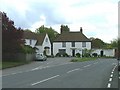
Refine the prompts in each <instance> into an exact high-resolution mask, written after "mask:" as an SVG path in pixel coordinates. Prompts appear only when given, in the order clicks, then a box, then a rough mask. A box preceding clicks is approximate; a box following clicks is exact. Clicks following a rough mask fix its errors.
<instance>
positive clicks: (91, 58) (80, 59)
mask: <svg viewBox="0 0 120 90" xmlns="http://www.w3.org/2000/svg"><path fill="white" fill-rule="evenodd" d="M96 59H97V58H95V57H83V58H76V59H72V60H71V62H84V61H92V60H96Z"/></svg>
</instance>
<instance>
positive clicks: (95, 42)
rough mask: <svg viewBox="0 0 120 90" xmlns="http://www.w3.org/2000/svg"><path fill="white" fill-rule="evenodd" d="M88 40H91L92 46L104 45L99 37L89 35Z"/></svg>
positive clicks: (102, 46)
mask: <svg viewBox="0 0 120 90" xmlns="http://www.w3.org/2000/svg"><path fill="white" fill-rule="evenodd" d="M90 40H91V41H92V48H104V47H105V46H106V43H105V42H103V41H102V40H101V39H99V38H93V37H91V38H90Z"/></svg>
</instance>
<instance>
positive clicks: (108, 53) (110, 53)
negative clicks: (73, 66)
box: [92, 49, 115, 57]
mask: <svg viewBox="0 0 120 90" xmlns="http://www.w3.org/2000/svg"><path fill="white" fill-rule="evenodd" d="M101 51H103V55H105V56H111V57H114V56H115V49H94V50H93V52H92V53H97V54H98V55H100V52H101Z"/></svg>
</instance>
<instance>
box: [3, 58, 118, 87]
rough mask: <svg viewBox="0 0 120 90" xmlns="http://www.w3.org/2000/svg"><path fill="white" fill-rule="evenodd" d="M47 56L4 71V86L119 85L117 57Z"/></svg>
mask: <svg viewBox="0 0 120 90" xmlns="http://www.w3.org/2000/svg"><path fill="white" fill-rule="evenodd" d="M70 60H71V58H48V60H47V61H43V62H41V61H40V62H39V61H35V62H33V63H31V64H29V65H23V66H20V67H15V68H11V69H5V70H3V76H2V80H3V81H2V86H3V88H118V71H117V60H116V59H97V60H94V61H86V62H70Z"/></svg>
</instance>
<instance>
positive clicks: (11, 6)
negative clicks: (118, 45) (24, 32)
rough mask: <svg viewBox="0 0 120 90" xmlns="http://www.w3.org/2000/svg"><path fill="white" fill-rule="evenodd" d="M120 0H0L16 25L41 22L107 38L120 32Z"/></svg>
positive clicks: (33, 25) (0, 7) (1, 7)
mask: <svg viewBox="0 0 120 90" xmlns="http://www.w3.org/2000/svg"><path fill="white" fill-rule="evenodd" d="M118 1H119V0H0V11H2V12H3V11H4V12H5V13H7V16H8V17H9V18H10V19H12V20H13V21H14V22H15V26H16V27H21V28H23V29H26V28H28V29H30V30H32V31H35V29H36V28H38V27H40V26H41V25H45V26H47V27H50V26H51V27H52V28H53V29H55V30H56V31H57V32H60V25H61V24H64V25H68V27H69V28H70V30H71V31H79V30H80V27H83V33H84V34H85V35H86V36H87V37H88V38H89V37H95V38H100V39H102V40H103V41H105V42H110V41H111V40H113V39H115V38H117V36H118Z"/></svg>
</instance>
